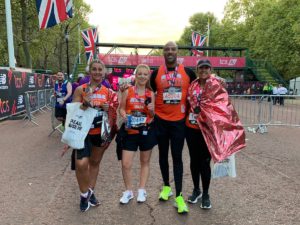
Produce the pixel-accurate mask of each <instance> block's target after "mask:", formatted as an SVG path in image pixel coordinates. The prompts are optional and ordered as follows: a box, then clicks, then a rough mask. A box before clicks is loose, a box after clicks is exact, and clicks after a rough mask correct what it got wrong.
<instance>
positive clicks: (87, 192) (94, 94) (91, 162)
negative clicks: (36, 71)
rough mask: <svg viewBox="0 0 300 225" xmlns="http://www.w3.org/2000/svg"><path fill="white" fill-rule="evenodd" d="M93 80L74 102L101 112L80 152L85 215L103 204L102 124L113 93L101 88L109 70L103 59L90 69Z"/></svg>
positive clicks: (79, 90) (78, 165)
mask: <svg viewBox="0 0 300 225" xmlns="http://www.w3.org/2000/svg"><path fill="white" fill-rule="evenodd" d="M89 70H90V75H91V79H90V82H89V83H86V84H83V85H81V86H79V87H78V88H76V90H75V93H74V96H73V102H82V105H81V108H82V109H83V110H84V109H87V107H93V108H95V109H97V110H98V114H97V115H96V117H95V118H94V121H93V124H92V126H91V129H90V131H89V133H88V135H87V137H86V139H85V147H84V149H76V150H75V151H76V157H75V158H76V178H77V181H78V185H79V189H80V191H81V195H80V210H81V211H83V212H85V211H87V210H88V209H89V207H90V206H98V205H99V204H100V203H99V201H98V200H97V198H96V197H95V194H94V188H95V185H96V181H97V176H98V173H99V165H100V162H101V159H102V157H103V154H104V151H105V149H106V146H103V141H102V140H101V124H102V116H103V111H106V112H107V111H108V109H109V102H111V98H112V96H113V95H112V91H111V90H109V89H108V88H106V87H105V86H104V85H101V82H102V79H103V77H104V76H105V72H106V68H105V65H104V64H103V62H101V61H100V60H94V61H92V62H91V63H90V66H89Z"/></svg>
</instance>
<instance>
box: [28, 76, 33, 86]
mask: <svg viewBox="0 0 300 225" xmlns="http://www.w3.org/2000/svg"><path fill="white" fill-rule="evenodd" d="M28 87H30V88H35V84H34V76H30V77H29V82H28Z"/></svg>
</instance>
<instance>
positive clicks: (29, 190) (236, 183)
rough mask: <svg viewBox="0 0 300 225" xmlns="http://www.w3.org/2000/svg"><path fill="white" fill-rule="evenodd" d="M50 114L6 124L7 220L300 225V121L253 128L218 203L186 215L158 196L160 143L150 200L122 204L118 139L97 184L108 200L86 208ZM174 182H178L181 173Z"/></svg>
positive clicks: (1, 204) (1, 162)
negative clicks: (83, 209) (289, 125)
mask: <svg viewBox="0 0 300 225" xmlns="http://www.w3.org/2000/svg"><path fill="white" fill-rule="evenodd" d="M49 117H50V113H45V114H39V115H37V122H38V123H39V126H35V125H33V124H30V123H28V124H26V125H25V126H24V124H25V123H24V121H20V120H16V121H4V122H1V123H0V135H1V139H0V146H1V158H0V177H1V183H0V190H1V191H0V193H1V198H0V224H1V225H3V224H13V225H17V224H22V225H23V224H51V225H52V224H118V225H121V224H124V225H125V224H126V225H129V224H139V225H142V224H153V225H161V224H173V225H176V224H219V225H221V224H222V225H223V224H228V225H229V224H230V225H232V224H237V225H238V224H240V225H245V224H262V225H265V224H268V225H269V224H270V225H273V224H280V225H282V224H291V225H296V224H300V213H299V212H300V164H299V161H300V148H299V138H300V129H299V128H293V129H288V128H275V127H272V128H269V133H267V134H263V135H261V134H252V133H247V145H248V146H247V148H246V149H244V150H243V151H242V152H240V153H238V154H237V157H236V158H237V174H238V177H237V178H234V179H232V178H231V179H230V178H225V179H216V180H212V184H211V200H212V205H213V208H212V209H211V210H209V211H204V210H202V209H200V207H199V204H197V205H192V206H190V213H189V214H188V215H178V214H177V212H176V210H175V208H174V207H173V206H172V205H173V202H172V201H169V202H165V203H162V202H159V201H158V199H157V197H158V192H159V189H160V187H161V184H162V183H161V176H160V171H159V165H158V151H157V148H155V149H154V150H153V156H152V162H151V175H150V179H149V183H148V187H147V191H148V195H149V197H148V200H147V203H145V204H138V203H136V201H135V200H133V201H131V202H130V204H128V205H120V204H119V198H120V196H121V193H122V191H123V190H124V185H123V180H122V174H121V169H120V162H118V161H117V159H116V155H115V151H114V149H115V146H114V145H113V146H111V147H110V149H109V150H107V152H106V153H105V156H104V158H103V162H102V164H101V168H100V175H99V178H98V184H97V188H96V193H97V196H98V197H99V199H100V200H101V203H102V204H101V205H100V206H99V207H97V208H92V209H91V210H89V211H88V212H86V213H81V212H80V211H79V207H78V204H79V190H78V187H77V183H76V179H75V176H74V172H73V171H71V170H70V160H69V159H70V152H69V153H67V155H65V156H64V157H63V158H61V157H60V151H61V149H62V146H63V145H62V144H61V143H60V135H59V133H57V132H55V133H54V134H53V135H52V136H51V137H48V134H49V133H50V131H51V130H50V120H49ZM183 157H184V184H183V190H184V195H185V197H186V196H187V194H188V193H189V192H191V190H192V182H191V175H190V172H189V169H188V165H189V157H188V151H187V148H185V149H184V156H183ZM137 159H138V157H136V159H135V160H136V163H135V166H134V169H133V171H134V175H135V177H136V178H137V177H138V171H139V166H138V161H137ZM170 163H171V162H170ZM170 172H171V173H172V171H170ZM171 177H172V176H171ZM135 184H136V185H137V184H138V180H137V179H136V180H135ZM171 185H172V187H173V188H174V182H173V180H172V181H171Z"/></svg>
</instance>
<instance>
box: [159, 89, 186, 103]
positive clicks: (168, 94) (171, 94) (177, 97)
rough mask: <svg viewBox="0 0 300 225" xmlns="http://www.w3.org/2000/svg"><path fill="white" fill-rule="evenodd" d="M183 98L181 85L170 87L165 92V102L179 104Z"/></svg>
mask: <svg viewBox="0 0 300 225" xmlns="http://www.w3.org/2000/svg"><path fill="white" fill-rule="evenodd" d="M181 98H182V92H181V87H168V88H165V89H164V92H163V102H164V103H165V104H179V103H180V101H181Z"/></svg>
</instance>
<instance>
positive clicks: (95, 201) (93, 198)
mask: <svg viewBox="0 0 300 225" xmlns="http://www.w3.org/2000/svg"><path fill="white" fill-rule="evenodd" d="M90 190H91V191H92V195H91V197H90V204H91V206H98V205H100V202H99V200H98V199H97V198H96V196H95V192H94V191H93V190H92V189H90Z"/></svg>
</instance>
